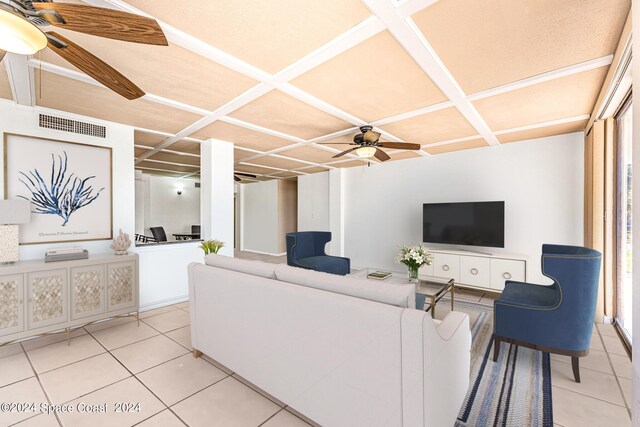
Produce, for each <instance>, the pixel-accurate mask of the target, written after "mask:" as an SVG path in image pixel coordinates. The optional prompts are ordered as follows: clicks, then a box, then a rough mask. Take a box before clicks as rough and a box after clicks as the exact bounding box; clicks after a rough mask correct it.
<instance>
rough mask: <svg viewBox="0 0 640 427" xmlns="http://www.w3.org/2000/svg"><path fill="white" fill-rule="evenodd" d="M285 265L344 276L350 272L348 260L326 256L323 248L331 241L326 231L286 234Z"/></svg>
mask: <svg viewBox="0 0 640 427" xmlns="http://www.w3.org/2000/svg"><path fill="white" fill-rule="evenodd" d="M286 238H287V264H289V265H291V266H293V267H301V268H306V269H307V270H315V271H322V272H325V273H331V274H339V275H341V276H344V275H345V274H349V272H350V271H351V261H350V260H349V258H342V257H337V256H330V255H327V254H326V252H325V251H324V247H325V246H326V244H327V242H329V241H331V233H330V232H328V231H300V232H297V233H287V236H286Z"/></svg>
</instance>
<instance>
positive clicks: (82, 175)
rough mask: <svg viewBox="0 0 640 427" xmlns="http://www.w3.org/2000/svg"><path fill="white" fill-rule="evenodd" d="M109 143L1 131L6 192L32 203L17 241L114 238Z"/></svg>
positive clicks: (48, 241) (5, 193) (47, 241)
mask: <svg viewBox="0 0 640 427" xmlns="http://www.w3.org/2000/svg"><path fill="white" fill-rule="evenodd" d="M111 155H112V154H111V148H108V147H99V146H94V145H87V144H79V143H72V142H65V141H56V140H52V139H44V138H36V137H31V136H23V135H14V134H5V136H4V161H5V163H4V165H5V168H4V174H5V175H4V185H5V188H4V196H5V198H6V199H15V198H21V199H25V200H28V201H29V202H30V203H31V222H30V223H29V224H25V225H23V226H21V227H20V244H22V245H29V244H40V243H56V242H57V243H62V242H81V241H86V240H106V239H111V238H112V230H113V227H112V203H113V202H112V158H111Z"/></svg>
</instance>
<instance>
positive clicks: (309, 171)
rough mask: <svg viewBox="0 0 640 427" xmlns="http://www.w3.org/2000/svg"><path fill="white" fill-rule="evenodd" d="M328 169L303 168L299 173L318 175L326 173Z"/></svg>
mask: <svg viewBox="0 0 640 427" xmlns="http://www.w3.org/2000/svg"><path fill="white" fill-rule="evenodd" d="M328 170H329V169H325V168H321V167H315V166H314V167H312V168H304V169H302V170H301V171H300V172H304V173H307V174H312V173H320V172H326V171H328Z"/></svg>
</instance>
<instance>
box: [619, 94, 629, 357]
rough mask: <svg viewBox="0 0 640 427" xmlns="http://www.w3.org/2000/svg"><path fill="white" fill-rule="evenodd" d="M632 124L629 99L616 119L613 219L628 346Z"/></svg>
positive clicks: (621, 323)
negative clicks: (615, 198)
mask: <svg viewBox="0 0 640 427" xmlns="http://www.w3.org/2000/svg"><path fill="white" fill-rule="evenodd" d="M632 121H633V106H632V105H631V98H630V97H629V98H628V99H627V101H626V102H625V103H624V104H623V106H622V108H621V109H620V110H619V112H618V114H617V115H616V129H617V159H616V169H617V177H616V187H617V195H616V196H617V200H616V203H617V209H616V210H617V215H616V216H617V218H616V229H617V232H616V242H617V243H616V246H617V253H616V256H617V269H616V270H617V272H616V310H615V318H616V323H617V324H618V326H619V329H620V332H621V333H622V335H623V336H624V337H625V338H626V340H627V343H629V344H631V336H632V325H633V294H632V292H633V283H632V270H631V268H632V263H633V257H632V250H633V249H632V240H631V236H632V232H633V230H632V224H633V223H632V212H631V209H632V203H631V183H632V174H633V159H632V146H633V136H632Z"/></svg>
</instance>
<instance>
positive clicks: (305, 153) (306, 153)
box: [278, 145, 348, 163]
mask: <svg viewBox="0 0 640 427" xmlns="http://www.w3.org/2000/svg"><path fill="white" fill-rule="evenodd" d="M329 147H332V148H337V149H340V148H339V147H341V146H340V145H330V146H329ZM347 148H348V146H345V148H344V149H345V150H346V149H347ZM278 154H281V155H283V156H287V157H293V158H294V159H300V160H306V161H308V162H314V163H327V162H331V161H335V160H336V159H333V158H332V157H333V156H335V155H336V154H338V153H334V152H333V151H328V150H323V149H321V148H314V147H309V146H303V147H298V148H294V149H293V150H287V151H282V152H280V153H278Z"/></svg>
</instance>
